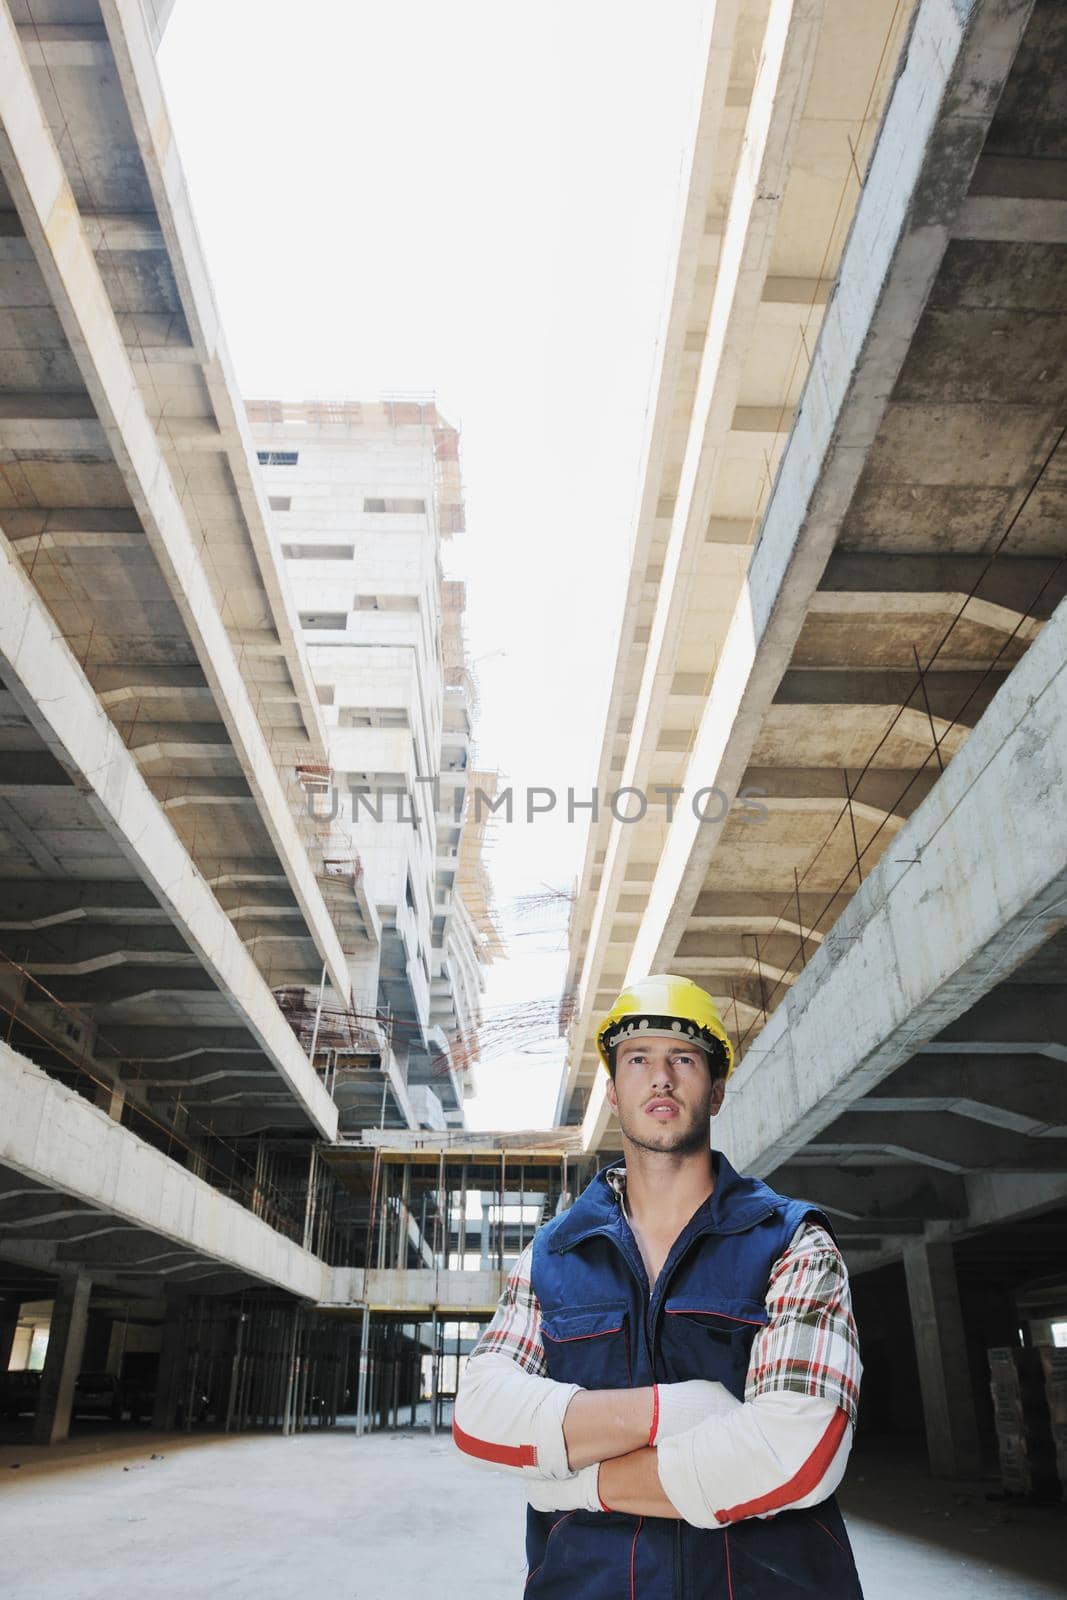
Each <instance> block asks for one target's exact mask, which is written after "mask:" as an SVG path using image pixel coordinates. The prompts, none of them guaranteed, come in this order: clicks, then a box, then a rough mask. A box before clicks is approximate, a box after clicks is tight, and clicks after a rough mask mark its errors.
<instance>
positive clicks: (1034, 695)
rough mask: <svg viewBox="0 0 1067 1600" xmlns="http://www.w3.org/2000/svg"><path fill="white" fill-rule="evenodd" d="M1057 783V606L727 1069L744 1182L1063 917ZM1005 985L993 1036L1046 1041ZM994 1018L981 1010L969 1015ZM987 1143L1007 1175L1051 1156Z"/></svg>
mask: <svg viewBox="0 0 1067 1600" xmlns="http://www.w3.org/2000/svg"><path fill="white" fill-rule="evenodd" d="M1065 787H1067V607H1065V606H1063V605H1061V606H1060V608H1059V610H1057V612H1056V614H1055V615H1054V616H1053V618H1052V619H1051V621H1050V622H1049V623H1048V625H1047V627H1046V628H1045V630H1044V632H1043V633H1042V634H1041V636H1040V637H1039V638H1038V639H1037V641H1036V642H1035V643H1034V644H1033V645H1032V646H1031V648H1030V650H1029V651H1028V652H1027V654H1026V655H1025V656H1024V658H1023V660H1022V661H1021V662H1020V664H1019V665H1018V667H1016V669H1015V671H1014V672H1013V673H1012V675H1011V677H1010V678H1009V679H1008V681H1007V683H1006V684H1005V685H1004V687H1003V688H1002V689H1001V691H1000V693H999V694H998V696H997V698H996V699H995V701H994V702H993V704H992V705H991V706H990V708H989V710H988V711H987V712H986V714H985V716H984V717H983V718H982V720H981V721H980V722H979V724H978V726H977V727H976V729H975V730H974V732H973V733H972V735H971V737H970V739H969V740H968V742H967V744H966V745H965V746H964V748H963V750H962V751H961V753H960V754H959V755H958V756H957V757H956V758H955V759H954V760H953V762H952V763H951V764H950V766H949V767H948V768H947V769H946V771H945V773H944V775H943V776H942V778H941V779H940V781H939V782H938V784H937V785H936V786H935V788H934V789H933V790H932V791H931V793H930V794H929V796H928V797H927V799H926V800H925V801H924V802H923V804H922V805H921V806H920V807H919V809H918V810H917V811H916V812H915V813H914V814H913V816H912V817H911V818H910V819H909V821H908V822H907V823H906V824H905V826H904V828H903V829H902V831H901V832H900V834H899V835H898V837H897V841H896V846H895V848H894V851H893V856H892V858H889V859H887V858H886V857H883V859H882V860H881V861H880V862H879V864H878V866H877V867H876V868H875V870H874V871H873V872H872V873H871V875H870V876H869V877H868V878H867V879H866V881H865V882H864V884H863V886H862V887H861V888H860V889H859V890H858V891H857V893H856V895H855V896H854V897H853V899H852V901H851V902H850V904H849V906H848V907H847V909H846V910H845V911H844V912H843V914H842V916H841V917H840V918H839V920H838V922H837V923H836V924H835V926H834V927H833V928H832V929H831V931H830V933H829V934H828V935H827V937H826V938H825V939H824V940H823V943H822V945H821V947H820V949H819V951H818V952H817V953H816V954H815V955H814V956H813V957H812V959H811V961H810V962H809V963H808V965H807V967H806V968H805V970H804V973H803V974H802V975H801V977H800V978H799V979H798V980H797V982H796V983H795V984H794V985H793V986H792V988H791V989H790V991H789V993H788V994H787V995H786V996H785V998H784V1000H783V1002H782V1004H781V1005H780V1006H779V1007H778V1009H777V1010H776V1011H775V1012H774V1014H773V1015H772V1016H771V1018H770V1021H769V1023H768V1025H767V1027H766V1028H765V1029H764V1031H763V1033H762V1034H761V1035H760V1038H759V1040H758V1041H757V1043H756V1044H755V1045H754V1046H753V1049H752V1050H751V1051H750V1052H749V1054H748V1055H747V1056H746V1058H745V1060H744V1061H743V1062H742V1063H741V1066H740V1068H739V1069H738V1071H737V1073H736V1074H735V1076H734V1079H733V1080H732V1082H731V1086H730V1088H729V1089H728V1091H727V1101H726V1107H725V1108H724V1111H723V1113H722V1124H721V1125H722V1127H723V1129H724V1136H725V1137H726V1138H727V1140H728V1148H729V1150H730V1153H731V1159H735V1160H737V1161H739V1162H740V1164H741V1165H742V1167H744V1168H749V1169H751V1168H755V1170H757V1171H766V1170H770V1169H773V1168H774V1167H777V1166H779V1165H781V1163H782V1162H783V1161H785V1160H787V1159H788V1158H789V1156H790V1155H791V1154H793V1153H794V1152H795V1151H796V1150H798V1149H800V1148H801V1147H802V1146H803V1145H805V1144H807V1143H809V1142H810V1141H811V1140H812V1139H814V1138H816V1137H817V1136H818V1135H819V1134H820V1133H821V1132H822V1130H823V1129H825V1128H826V1126H827V1124H829V1123H831V1122H832V1121H833V1120H834V1118H835V1117H836V1116H837V1115H838V1114H839V1113H840V1112H841V1111H842V1110H844V1109H845V1108H847V1107H848V1106H850V1105H852V1104H853V1103H854V1102H855V1101H856V1100H858V1099H859V1098H860V1097H861V1096H863V1095H866V1094H870V1093H872V1092H873V1091H874V1089H875V1087H876V1086H877V1085H878V1084H879V1083H881V1082H882V1081H883V1080H884V1079H885V1078H886V1077H887V1076H888V1075H889V1073H890V1072H892V1071H894V1070H895V1069H896V1068H897V1067H898V1066H900V1065H902V1064H903V1063H904V1062H905V1061H908V1060H909V1059H910V1058H911V1057H912V1056H913V1055H915V1054H916V1053H917V1052H918V1051H920V1050H925V1049H926V1048H927V1046H928V1043H929V1041H930V1040H931V1039H936V1038H937V1037H938V1036H939V1035H944V1033H945V1030H946V1029H947V1028H948V1027H949V1025H950V1024H951V1023H953V1022H954V1021H955V1019H957V1018H959V1017H962V1016H963V1015H964V1013H967V1012H971V1011H972V1008H974V1007H975V1005H976V1002H977V1001H978V999H979V997H980V996H982V995H985V994H988V993H989V992H990V991H991V990H992V989H993V988H994V986H995V985H996V984H997V983H999V982H1000V980H1001V979H1003V978H1004V977H1006V976H1007V975H1008V974H1009V973H1010V972H1012V971H1014V970H1015V969H1017V968H1018V967H1019V965H1020V964H1021V963H1022V962H1023V961H1024V960H1025V959H1026V957H1027V956H1028V955H1029V954H1031V953H1032V952H1034V951H1036V950H1037V949H1039V948H1040V947H1041V946H1042V945H1043V944H1044V943H1045V941H1046V940H1047V939H1048V938H1049V937H1050V936H1052V935H1053V934H1054V933H1056V932H1058V931H1059V929H1060V928H1061V926H1062V924H1063V918H1064V914H1065V911H1067V811H1065V809H1064V807H1063V806H1062V804H1061V796H1062V793H1063V792H1064V788H1065ZM1012 990H1013V986H1008V990H1007V996H1005V995H1003V994H1002V995H1001V996H1000V997H999V1011H1000V1014H1001V1015H1000V1028H1001V1031H1002V1032H1006V1033H1008V1034H1011V1033H1013V1032H1014V1033H1019V1034H1022V1035H1023V1036H1025V1034H1026V1032H1027V1029H1028V1027H1029V1028H1030V1029H1031V1030H1032V1031H1034V1032H1038V1033H1040V1032H1042V1031H1044V1030H1047V1025H1048V1019H1046V1018H1041V1017H1037V1018H1034V1019H1028V1018H1027V1016H1026V1014H1025V1013H1026V1012H1027V1010H1028V1009H1029V1008H1028V1007H1025V1006H1014V1005H1009V1004H1008V1003H1007V1000H1008V999H1010V997H1011V994H1012ZM857 995H862V996H863V1005H862V1006H857V1004H856V996H857ZM1057 1003H1058V1004H1059V1005H1060V1006H1062V996H1059V997H1058V1001H1057ZM997 1009H998V1008H997V1006H996V1005H992V1004H991V1005H989V1006H987V1008H986V1010H987V1014H990V1015H993V1014H995V1013H996V1011H997ZM964 1031H965V1035H969V1036H970V1037H973V1036H974V1035H973V1032H972V1031H971V1029H970V1028H965V1030H964ZM1061 1037H1062V1035H1061ZM1001 1053H1003V1047H1002V1050H1001ZM861 1120H862V1122H863V1124H864V1127H863V1128H862V1129H858V1128H856V1127H855V1126H853V1125H851V1124H852V1119H846V1124H847V1125H848V1126H847V1132H846V1133H845V1134H844V1135H843V1138H844V1139H845V1142H851V1140H852V1138H853V1135H856V1136H857V1137H858V1135H859V1134H860V1133H861V1132H862V1134H863V1139H862V1140H861V1141H860V1142H862V1143H865V1144H866V1143H870V1144H873V1145H876V1146H880V1147H895V1146H897V1145H899V1143H900V1141H899V1140H897V1139H895V1138H894V1137H891V1136H887V1134H886V1130H885V1127H884V1126H883V1127H882V1129H881V1131H877V1124H879V1123H880V1122H883V1119H882V1118H880V1117H877V1116H872V1114H870V1113H865V1114H864V1115H863V1116H862V1118H861ZM953 1120H954V1122H955V1123H957V1124H958V1125H959V1129H966V1128H967V1126H968V1119H966V1118H955V1119H953ZM910 1121H911V1122H914V1123H916V1124H917V1126H916V1127H915V1128H914V1129H909V1139H908V1141H907V1142H908V1144H909V1146H914V1145H915V1144H916V1141H918V1149H919V1150H920V1151H921V1152H922V1154H921V1159H923V1160H930V1161H932V1162H936V1160H937V1158H938V1156H939V1151H938V1149H937V1142H936V1140H934V1142H933V1145H932V1146H931V1147H930V1148H929V1149H927V1148H926V1141H927V1138H928V1135H925V1134H922V1132H921V1125H922V1122H923V1118H922V1117H921V1116H920V1117H916V1118H912V1119H910ZM872 1123H873V1124H874V1125H875V1126H874V1127H873V1128H872V1127H871V1124H872ZM971 1127H972V1129H973V1131H974V1133H975V1134H976V1135H977V1136H978V1138H977V1142H978V1144H979V1145H984V1146H986V1147H987V1149H988V1148H991V1147H992V1146H993V1145H994V1143H995V1142H996V1141H994V1138H993V1133H994V1130H992V1129H989V1128H983V1129H981V1130H979V1129H978V1128H977V1126H976V1125H974V1124H971ZM959 1129H957V1130H955V1134H956V1136H959ZM996 1135H997V1139H998V1140H1003V1139H1012V1140H1013V1144H1014V1145H1017V1147H1018V1148H1017V1149H1013V1150H1012V1151H1010V1152H1009V1151H1008V1150H1007V1147H1006V1146H1005V1147H1004V1150H1003V1156H1004V1158H1005V1159H1006V1160H1008V1161H1009V1162H1010V1163H1011V1164H1012V1165H1014V1163H1015V1161H1016V1159H1018V1161H1019V1166H1018V1167H1017V1168H1016V1170H1027V1169H1029V1170H1034V1171H1040V1170H1044V1171H1050V1170H1054V1166H1049V1165H1045V1166H1042V1165H1041V1163H1055V1162H1056V1161H1057V1160H1058V1161H1060V1162H1061V1163H1062V1161H1063V1160H1064V1151H1063V1150H1059V1151H1057V1149H1056V1146H1057V1145H1058V1143H1059V1141H1057V1140H1054V1139H1019V1140H1014V1139H1013V1136H1011V1135H1008V1134H1006V1133H1003V1131H1002V1130H996ZM838 1142H840V1141H838ZM1023 1147H1029V1148H1028V1149H1024V1148H1023ZM999 1159H1000V1157H998V1158H997V1159H985V1158H983V1156H982V1152H981V1150H978V1151H976V1152H975V1157H974V1159H973V1160H972V1159H969V1158H967V1159H964V1160H963V1162H962V1163H961V1164H962V1165H964V1166H967V1167H974V1168H980V1167H983V1166H989V1167H995V1166H997V1164H998V1160H999Z"/></svg>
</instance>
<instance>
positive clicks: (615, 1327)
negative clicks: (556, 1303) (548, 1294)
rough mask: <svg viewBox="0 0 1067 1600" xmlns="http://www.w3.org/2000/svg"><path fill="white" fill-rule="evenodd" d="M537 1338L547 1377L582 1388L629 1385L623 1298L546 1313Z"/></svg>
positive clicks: (627, 1321) (627, 1320) (619, 1387)
mask: <svg viewBox="0 0 1067 1600" xmlns="http://www.w3.org/2000/svg"><path fill="white" fill-rule="evenodd" d="M541 1338H542V1343H543V1345H544V1351H545V1360H546V1361H547V1362H548V1371H549V1376H550V1377H552V1378H555V1379H556V1380H557V1381H558V1382H561V1383H577V1384H580V1385H581V1387H582V1388H583V1389H626V1388H628V1387H629V1385H630V1328H629V1312H628V1309H627V1306H626V1303H625V1301H622V1300H619V1301H616V1302H614V1303H612V1304H610V1305H597V1306H583V1307H582V1308H581V1310H573V1311H572V1310H567V1311H552V1312H546V1313H545V1314H544V1315H543V1316H542V1319H541Z"/></svg>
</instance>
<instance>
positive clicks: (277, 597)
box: [100, 0, 344, 993]
mask: <svg viewBox="0 0 1067 1600" xmlns="http://www.w3.org/2000/svg"><path fill="white" fill-rule="evenodd" d="M172 3H173V0H155V4H156V6H157V8H160V9H166V8H167V7H168V6H169V5H170V4H172ZM100 11H101V15H102V17H103V21H104V25H105V28H106V30H107V37H108V43H109V45H110V47H111V51H112V54H113V58H114V65H115V70H116V71H117V73H118V77H119V81H120V83H121V85H122V90H123V94H124V97H125V102H126V109H127V112H128V113H129V117H130V125H131V128H132V130H133V136H134V138H135V140H136V141H137V151H138V154H139V156H140V158H141V161H142V162H143V164H144V171H145V177H146V179H147V181H148V186H149V188H150V189H151V191H152V198H153V200H154V202H155V207H156V214H157V216H158V218H159V224H160V228H161V231H162V233H163V237H164V239H165V241H166V245H167V251H168V258H169V262H170V267H171V270H172V271H173V273H174V281H175V284H176V286H177V290H178V295H179V298H180V300H181V306H182V312H183V314H184V320H185V323H186V325H187V327H188V330H189V335H190V338H191V339H192V343H193V346H194V348H195V350H196V352H197V355H198V358H199V362H200V366H201V369H202V372H203V377H204V383H205V386H206V388H207V392H208V394H209V396H210V399H211V406H212V410H213V411H214V413H215V417H216V418H217V420H218V426H219V430H220V434H221V436H222V438H223V439H224V448H225V451H226V456H227V461H228V465H229V469H230V476H231V478H232V481H233V487H234V493H235V496H236V500H237V503H238V506H239V507H240V511H241V515H242V518H243V521H244V531H245V533H246V534H247V537H248V541H249V545H250V546H251V549H252V552H253V555H254V557H255V560H256V564H257V569H258V576H259V579H260V582H261V583H262V585H263V589H264V592H265V594H266V596H267V600H268V604H269V608H270V614H271V619H272V622H273V623H274V626H275V628H276V630H277V635H278V640H279V650H280V653H281V655H282V656H283V657H284V660H285V664H286V668H287V671H288V673H289V676H290V678H291V680H292V683H293V686H294V688H295V690H296V695H297V699H298V703H299V707H300V716H301V719H302V721H303V723H304V726H305V728H306V730H307V736H308V741H309V743H310V744H311V745H312V746H313V747H314V750H315V751H316V752H317V759H322V757H323V756H324V754H325V750H326V731H325V725H324V723H323V720H322V712H321V709H320V707H319V702H318V695H317V692H316V689H315V684H314V681H313V679H312V676H311V667H310V664H309V662H308V658H307V653H306V652H305V651H304V649H303V647H302V643H301V630H300V625H299V619H298V615H297V608H296V601H295V599H294V597H293V595H292V593H291V590H290V588H289V586H288V585H287V584H286V583H285V582H284V581H283V578H282V574H281V573H280V571H279V567H278V562H277V559H276V556H275V553H274V549H273V546H272V543H271V535H270V528H271V527H272V525H273V524H272V518H271V514H270V511H269V508H268V505H267V497H266V493H265V491H264V485H263V479H262V475H261V474H260V473H259V472H258V471H257V470H256V468H255V467H254V466H253V463H254V461H255V456H254V453H253V452H254V445H253V441H252V431H251V427H250V424H249V421H248V417H247V414H246V411H245V407H244V403H243V401H242V400H241V399H240V388H239V386H238V383H237V378H236V374H235V373H234V370H233V366H232V363H231V361H230V356H229V352H228V350H227V348H226V343H225V340H224V339H223V336H222V330H221V327H220V325H219V320H218V312H217V309H216V306H215V298H214V293H213V291H212V288H211V281H210V278H209V276H208V271H207V264H206V262H205V260H204V255H203V251H202V248H201V245H200V238H199V235H198V233H197V229H196V223H195V221H194V218H193V214H192V210H191V208H190V204H189V194H188V190H187V188H186V184H185V177H184V174H183V172H182V168H181V162H180V159H179V156H178V151H177V146H176V142H175V138H174V130H173V128H172V127H171V123H170V114H169V111H168V109H167V103H166V100H165V98H164V95H163V87H162V84H161V81H160V77H159V72H158V70H157V67H156V61H155V50H156V42H157V34H156V32H155V26H156V25H155V21H154V19H153V16H152V15H151V13H150V12H149V10H148V9H147V8H146V7H145V5H144V3H143V0H103V3H102V4H101V7H100ZM334 981H335V985H336V979H335V980H334ZM336 986H337V987H338V990H339V992H341V993H343V992H344V990H343V988H342V986H340V985H336Z"/></svg>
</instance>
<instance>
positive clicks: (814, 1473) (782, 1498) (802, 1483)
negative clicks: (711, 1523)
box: [715, 1408, 848, 1522]
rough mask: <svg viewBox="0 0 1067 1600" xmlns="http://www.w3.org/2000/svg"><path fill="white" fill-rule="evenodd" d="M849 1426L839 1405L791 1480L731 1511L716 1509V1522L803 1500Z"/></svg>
mask: <svg viewBox="0 0 1067 1600" xmlns="http://www.w3.org/2000/svg"><path fill="white" fill-rule="evenodd" d="M847 1427H848V1415H847V1413H846V1412H844V1411H842V1410H840V1408H839V1409H838V1410H837V1411H835V1412H834V1414H833V1417H832V1418H831V1420H830V1424H829V1426H828V1428H827V1429H826V1432H825V1433H824V1434H823V1436H822V1438H821V1439H820V1440H819V1442H818V1444H817V1445H816V1446H815V1449H814V1450H813V1451H812V1452H811V1455H810V1456H809V1457H808V1459H807V1460H806V1461H805V1463H804V1465H803V1466H802V1467H801V1468H800V1470H799V1472H795V1473H794V1474H793V1476H792V1477H791V1478H790V1480H789V1482H788V1483H783V1484H782V1485H781V1487H780V1488H778V1489H772V1490H771V1491H770V1493H769V1494H764V1495H761V1496H760V1497H759V1499H758V1500H746V1501H745V1503H744V1504H743V1505H739V1506H731V1507H730V1508H729V1510H728V1511H716V1513H715V1520H716V1522H740V1521H741V1519H742V1518H743V1517H758V1516H760V1515H761V1513H763V1512H765V1511H778V1510H780V1509H781V1508H782V1506H788V1505H792V1503H793V1501H794V1500H803V1499H804V1498H805V1496H806V1495H809V1494H810V1493H811V1492H812V1490H813V1489H814V1488H815V1486H816V1485H817V1484H818V1482H819V1480H820V1478H822V1477H823V1476H824V1474H825V1473H826V1471H827V1468H828V1467H829V1465H830V1463H831V1461H833V1459H834V1457H835V1456H836V1454H837V1451H838V1447H839V1446H840V1444H841V1440H842V1439H843V1438H844V1436H845V1429H846V1428H847Z"/></svg>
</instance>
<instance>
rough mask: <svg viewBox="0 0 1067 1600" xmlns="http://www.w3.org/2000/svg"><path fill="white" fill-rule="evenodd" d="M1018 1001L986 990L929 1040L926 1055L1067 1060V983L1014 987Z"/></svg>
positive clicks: (923, 1051) (924, 1052)
mask: <svg viewBox="0 0 1067 1600" xmlns="http://www.w3.org/2000/svg"><path fill="white" fill-rule="evenodd" d="M1010 998H1014V1000H1015V1004H1007V1005H1006V1004H1005V1003H1004V997H1003V996H1002V995H1000V994H989V995H983V996H982V997H981V998H980V999H978V1000H976V1001H975V1003H974V1005H972V1006H969V1007H968V1008H967V1010H966V1011H965V1012H964V1013H963V1014H962V1016H959V1017H957V1018H955V1020H954V1021H952V1022H950V1023H949V1025H948V1027H947V1028H943V1029H942V1030H941V1032H940V1033H938V1034H937V1035H936V1036H935V1037H934V1038H933V1039H930V1040H929V1041H928V1042H927V1043H926V1044H924V1045H923V1048H922V1055H923V1056H931V1055H946V1056H955V1055H961V1054H962V1055H967V1056H978V1055H988V1056H994V1057H996V1058H998V1059H999V1058H1000V1057H1002V1056H1025V1055H1041V1056H1048V1057H1049V1058H1050V1059H1051V1060H1053V1061H1067V988H1065V987H1064V986H1063V985H1062V984H1049V983H1028V984H1026V985H1025V987H1024V986H1023V985H1019V987H1018V989H1016V990H1014V991H1013V995H1012V996H1011V997H1010Z"/></svg>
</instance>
